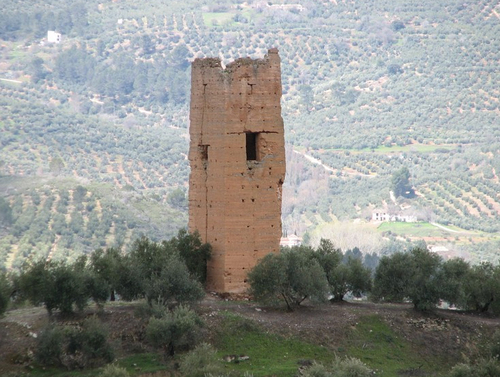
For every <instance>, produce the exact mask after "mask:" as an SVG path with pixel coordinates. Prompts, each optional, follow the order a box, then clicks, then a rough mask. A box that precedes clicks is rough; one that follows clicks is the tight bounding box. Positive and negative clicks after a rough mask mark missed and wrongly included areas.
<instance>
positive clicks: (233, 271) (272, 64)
mask: <svg viewBox="0 0 500 377" xmlns="http://www.w3.org/2000/svg"><path fill="white" fill-rule="evenodd" d="M280 100H281V68H280V58H279V55H278V50H277V49H270V50H269V52H268V54H267V55H266V56H265V57H264V58H263V59H257V60H253V59H250V58H241V59H237V60H236V61H234V62H232V63H230V64H229V65H228V66H227V67H226V68H225V69H223V68H222V65H221V61H220V59H215V58H206V59H196V60H195V61H194V62H193V65H192V76H191V114H190V121H191V124H190V131H189V132H190V137H191V143H190V150H189V161H190V163H191V175H190V177H189V230H190V231H195V230H198V232H199V233H200V235H201V238H202V239H203V241H204V242H209V243H210V244H211V245H212V247H213V252H212V259H211V260H210V261H209V264H208V281H207V286H208V289H211V290H215V291H218V292H233V293H237V292H244V291H245V290H246V289H247V284H246V275H247V273H248V272H249V271H250V270H251V269H252V268H253V267H254V266H255V264H256V263H257V261H258V260H259V259H261V258H263V257H264V256H265V255H267V254H269V253H273V252H279V241H280V237H281V188H282V185H283V180H284V178H285V147H284V129H283V119H282V117H281V104H280Z"/></svg>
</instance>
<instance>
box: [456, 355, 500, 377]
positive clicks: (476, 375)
mask: <svg viewBox="0 0 500 377" xmlns="http://www.w3.org/2000/svg"><path fill="white" fill-rule="evenodd" d="M498 376H500V363H499V362H498V361H497V360H496V359H480V360H479V361H478V362H477V364H474V365H467V364H457V365H455V366H454V367H453V369H452V370H451V372H450V373H449V375H448V377H498Z"/></svg>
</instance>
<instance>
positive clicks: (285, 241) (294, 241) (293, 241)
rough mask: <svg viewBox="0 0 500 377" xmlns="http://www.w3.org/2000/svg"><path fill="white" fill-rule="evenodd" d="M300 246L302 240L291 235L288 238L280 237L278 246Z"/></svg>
mask: <svg viewBox="0 0 500 377" xmlns="http://www.w3.org/2000/svg"><path fill="white" fill-rule="evenodd" d="M301 244H302V238H300V237H299V236H296V235H295V234H291V235H290V236H288V237H281V240H280V246H288V247H292V246H300V245H301Z"/></svg>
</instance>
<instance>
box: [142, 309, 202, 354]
mask: <svg viewBox="0 0 500 377" xmlns="http://www.w3.org/2000/svg"><path fill="white" fill-rule="evenodd" d="M202 324H203V322H202V321H201V319H200V317H199V316H198V315H197V314H196V313H195V312H194V311H192V310H191V309H189V308H187V307H185V306H182V305H180V306H178V307H177V308H175V309H174V310H173V311H172V312H168V313H166V314H165V315H164V316H163V317H162V318H151V319H150V321H149V324H148V326H147V327H146V339H147V340H148V342H150V343H151V344H152V345H153V346H154V347H157V348H163V349H164V351H165V353H166V354H168V355H170V356H173V355H174V354H175V352H177V351H178V350H189V349H191V348H193V347H194V346H195V345H196V343H197V342H198V340H199V337H200V328H201V326H202Z"/></svg>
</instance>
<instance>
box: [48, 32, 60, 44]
mask: <svg viewBox="0 0 500 377" xmlns="http://www.w3.org/2000/svg"><path fill="white" fill-rule="evenodd" d="M47 42H48V43H61V33H58V32H56V31H53V30H49V31H48V32H47Z"/></svg>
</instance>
